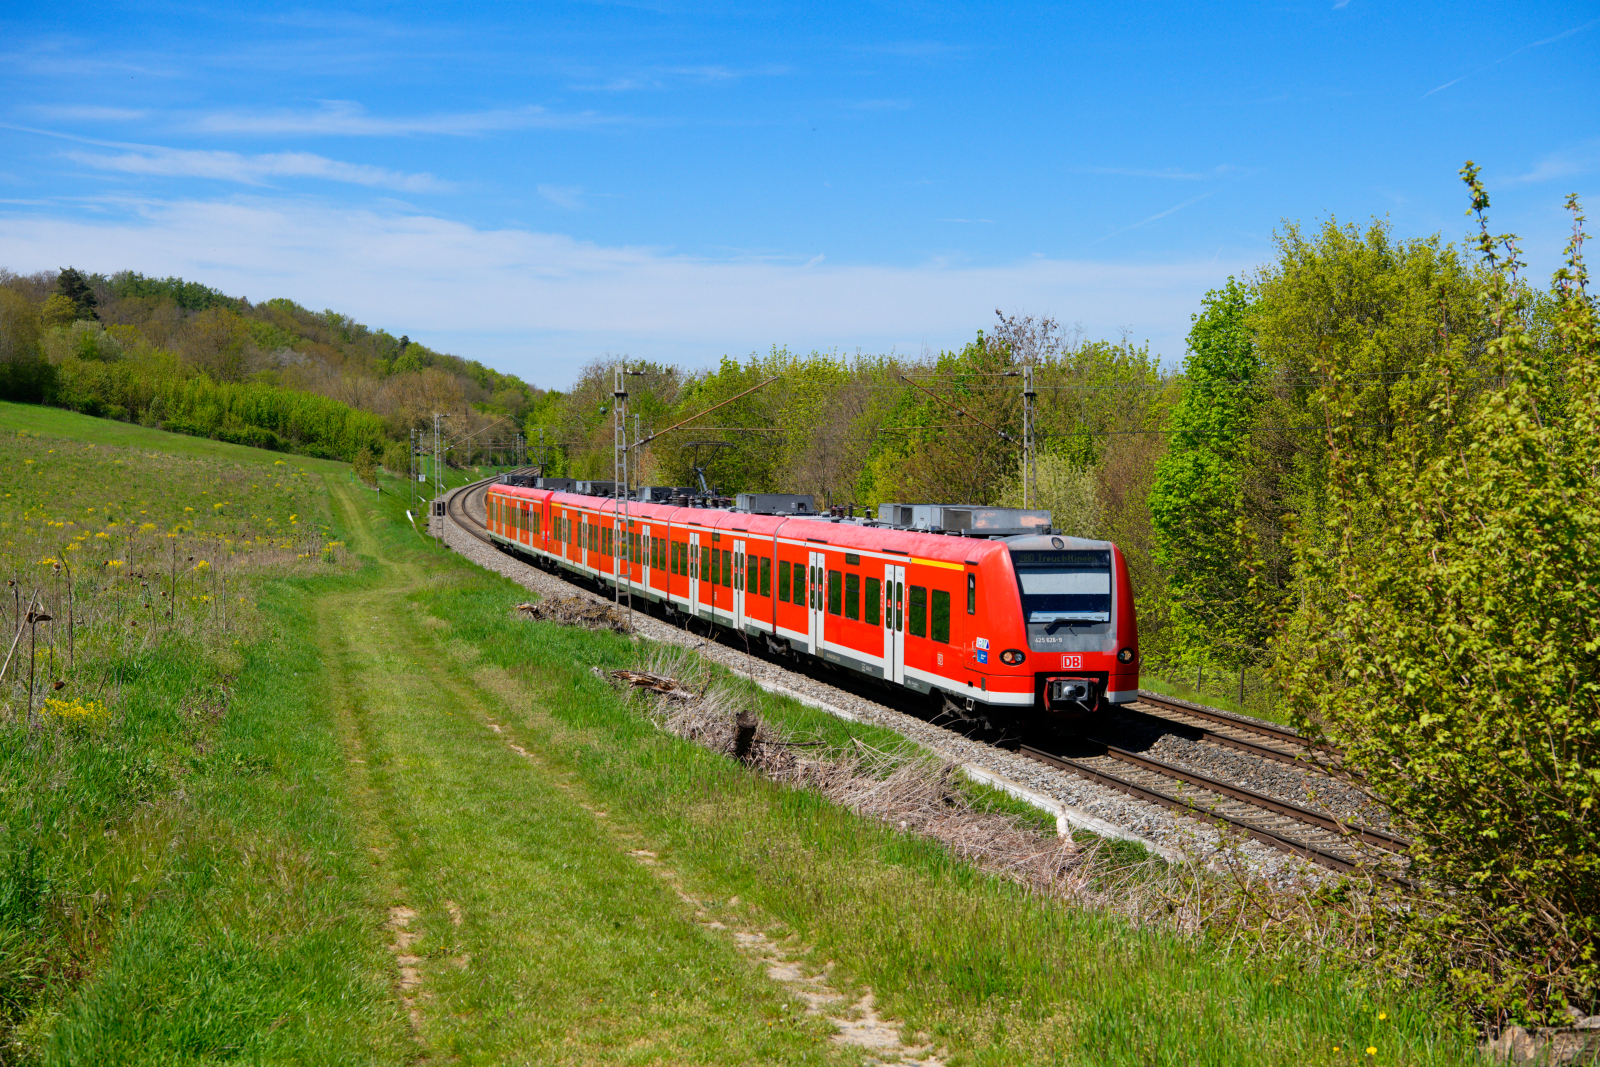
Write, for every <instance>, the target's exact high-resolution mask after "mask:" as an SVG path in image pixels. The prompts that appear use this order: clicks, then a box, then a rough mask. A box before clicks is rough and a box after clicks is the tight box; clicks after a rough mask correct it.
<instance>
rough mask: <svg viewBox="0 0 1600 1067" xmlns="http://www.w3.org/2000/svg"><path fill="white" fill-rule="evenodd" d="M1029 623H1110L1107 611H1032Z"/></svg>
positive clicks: (1029, 615) (1109, 615)
mask: <svg viewBox="0 0 1600 1067" xmlns="http://www.w3.org/2000/svg"><path fill="white" fill-rule="evenodd" d="M1028 621H1029V622H1051V623H1054V622H1110V621H1111V612H1109V611H1034V612H1030V613H1029V614H1028Z"/></svg>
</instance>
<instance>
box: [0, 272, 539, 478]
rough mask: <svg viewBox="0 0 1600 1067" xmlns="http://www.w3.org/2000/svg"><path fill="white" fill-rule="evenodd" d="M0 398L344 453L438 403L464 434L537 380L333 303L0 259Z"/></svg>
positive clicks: (513, 403)
mask: <svg viewBox="0 0 1600 1067" xmlns="http://www.w3.org/2000/svg"><path fill="white" fill-rule="evenodd" d="M0 396H3V397H4V398H6V399H11V400H20V401H25V402H30V403H47V404H56V405H59V406H62V407H66V408H70V409H72V410H75V411H82V412H85V413H86V414H91V415H100V416H104V417H106V418H113V419H126V420H129V421H135V422H142V423H145V424H147V425H162V426H165V427H166V428H168V429H173V430H178V431H181V432H190V433H199V434H201V435H202V436H209V437H217V438H219V439H222V440H230V441H236V442H238V443H242V444H252V445H259V446H262V447H268V448H276V447H287V448H293V449H294V450H296V451H301V452H307V453H310V454H313V455H324V456H329V457H335V458H341V459H352V458H354V457H355V455H356V454H357V453H358V452H359V451H360V450H361V449H362V448H367V449H370V450H371V451H372V452H373V453H374V454H375V455H379V456H382V455H384V454H385V450H386V448H388V451H389V452H390V453H391V454H392V453H394V451H395V450H394V449H393V448H392V447H390V446H392V445H394V444H396V443H398V442H400V441H403V440H405V439H406V438H407V436H408V433H409V431H410V430H411V429H412V428H419V429H420V428H422V427H423V426H425V425H426V426H431V416H432V414H433V412H436V411H438V412H449V413H451V415H452V417H453V420H454V425H455V426H456V427H457V428H458V429H460V428H464V432H469V433H470V432H471V431H472V430H474V429H477V428H478V427H480V426H482V425H486V424H487V423H489V422H491V421H494V420H495V419H497V418H500V417H501V416H506V415H509V416H511V417H512V421H513V422H514V421H515V420H516V419H518V418H520V417H521V416H522V415H523V414H524V413H525V412H526V411H527V410H528V408H529V407H530V406H531V405H532V404H533V403H534V401H535V400H536V399H537V398H538V396H539V391H538V390H536V389H533V388H531V387H529V386H528V385H527V384H526V383H525V382H523V381H522V380H521V379H519V378H516V377H513V376H512V375H508V374H501V373H500V372H499V371H496V370H493V369H491V368H489V367H486V366H484V365H483V364H482V363H479V362H476V361H474V360H466V359H462V358H460V357H459V356H452V355H448V354H445V353H441V352H435V351H433V350H432V349H430V348H428V347H426V346H425V345H421V344H418V343H416V342H414V341H412V340H411V339H410V338H409V337H398V338H396V337H394V336H392V335H390V334H389V333H387V332H385V331H384V330H382V329H377V330H374V329H369V328H368V327H367V326H364V325H362V324H361V323H359V322H356V321H355V320H353V319H352V318H350V317H349V316H348V315H341V314H339V313H338V312H335V311H323V312H313V311H310V310H308V309H306V308H303V307H301V306H300V305H298V304H296V303H294V302H293V301H290V300H284V299H274V300H267V301H264V302H262V303H259V304H252V303H251V302H250V301H249V300H247V299H245V298H243V297H231V296H228V295H226V294H224V293H222V292H219V291H218V290H216V289H212V288H209V287H207V286H205V285H203V284H201V283H199V282H192V281H184V280H183V279H181V278H146V277H144V276H143V275H141V274H138V273H135V272H132V271H121V272H119V273H116V274H113V275H111V276H110V277H105V276H103V275H98V274H84V273H82V272H80V271H77V270H74V269H72V268H67V269H65V270H62V271H60V272H55V271H45V272H41V273H38V274H32V275H26V276H24V275H18V274H13V273H11V272H9V271H4V270H0ZM398 457H399V458H398V460H397V463H398V465H399V466H400V467H401V468H402V469H404V467H405V459H404V448H403V446H402V447H401V449H400V450H399V453H398Z"/></svg>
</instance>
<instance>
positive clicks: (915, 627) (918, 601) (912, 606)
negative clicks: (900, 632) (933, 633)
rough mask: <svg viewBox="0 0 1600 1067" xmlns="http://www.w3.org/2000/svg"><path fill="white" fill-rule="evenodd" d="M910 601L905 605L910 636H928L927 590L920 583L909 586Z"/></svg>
mask: <svg viewBox="0 0 1600 1067" xmlns="http://www.w3.org/2000/svg"><path fill="white" fill-rule="evenodd" d="M910 593H911V597H910V600H911V602H910V603H909V604H907V605H906V614H907V615H908V616H910V618H909V619H908V620H907V621H908V622H909V624H910V625H909V626H908V627H907V628H908V629H909V630H910V631H911V636H912V637H927V636H928V590H927V589H926V588H924V587H923V586H920V585H913V586H911V587H910Z"/></svg>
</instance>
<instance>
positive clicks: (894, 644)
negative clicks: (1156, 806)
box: [487, 484, 1139, 717]
mask: <svg viewBox="0 0 1600 1067" xmlns="http://www.w3.org/2000/svg"><path fill="white" fill-rule="evenodd" d="M679 499H680V500H681V499H682V498H679ZM746 499H747V498H746V497H741V498H740V501H741V504H744V503H745V502H746ZM778 499H780V500H786V501H796V500H799V501H802V502H803V501H804V500H805V498H794V497H783V498H778ZM487 501H488V527H489V534H490V537H491V538H493V539H494V541H495V542H496V543H497V544H499V545H500V546H502V547H503V548H505V549H507V550H510V551H513V552H516V553H519V554H521V555H524V556H527V557H529V558H531V559H534V560H536V561H539V562H542V563H544V564H546V565H550V566H554V567H561V568H565V569H566V570H568V571H571V572H573V573H576V574H579V575H583V576H587V577H590V578H593V579H596V580H598V581H600V582H602V583H605V584H607V585H611V586H616V587H619V588H620V589H623V590H629V589H631V591H632V595H633V596H634V597H637V598H643V599H645V600H648V601H652V602H655V603H659V604H660V605H662V606H663V607H665V609H666V610H667V611H668V612H669V613H676V612H681V613H685V614H688V615H690V616H692V617H695V618H699V619H703V620H705V621H706V622H707V623H710V624H712V625H717V626H722V627H726V628H729V629H732V630H737V631H742V632H744V633H746V634H748V635H750V636H752V637H758V638H760V639H762V640H764V641H766V642H767V643H768V646H769V647H770V648H771V649H772V650H773V651H774V652H782V653H789V652H793V653H795V654H798V655H804V656H814V657H817V658H819V659H822V660H825V661H826V662H828V663H832V664H835V665H836V666H838V667H841V668H845V669H848V670H852V671H856V672H858V673H860V674H862V675H865V676H868V677H871V678H875V679H878V680H880V681H882V682H883V683H885V684H888V685H893V686H903V687H905V688H907V689H913V690H916V691H918V692H921V693H929V694H943V695H944V696H945V697H946V698H948V699H950V700H952V701H955V702H957V703H958V704H964V705H965V707H966V708H968V709H972V710H974V711H978V710H980V709H981V710H985V711H1009V712H1013V713H1028V712H1043V713H1046V714H1049V715H1051V716H1068V717H1071V716H1079V715H1084V714H1087V713H1090V712H1092V711H1094V710H1095V709H1097V708H1100V707H1103V706H1104V705H1106V704H1120V703H1126V702H1130V701H1132V700H1135V699H1136V698H1137V696H1138V690H1139V637H1138V619H1137V615H1136V613H1135V609H1134V603H1133V587H1132V584H1131V583H1130V581H1129V579H1128V568H1127V563H1126V562H1125V561H1124V559H1123V557H1122V553H1121V552H1120V551H1118V549H1117V547H1116V545H1114V544H1112V543H1110V542H1108V541H1088V540H1083V539H1080V538H1073V537H1064V536H1060V535H1054V534H1051V533H1049V532H1048V530H1049V526H1048V522H1049V516H1048V513H1045V512H1017V511H1013V510H1010V509H997V508H990V509H985V508H960V509H958V508H952V507H942V508H941V507H939V506H937V505H933V506H928V505H923V506H917V507H907V506H904V505H884V506H883V508H882V509H880V518H879V519H877V520H868V519H855V518H845V517H842V516H816V515H810V514H795V513H793V511H792V510H790V511H789V513H781V514H765V513H761V512H762V511H763V510H765V509H763V508H761V506H760V498H759V497H757V498H753V503H751V504H750V505H749V506H745V507H736V508H713V507H699V506H685V505H683V504H681V503H680V504H676V505H675V504H663V503H646V502H640V501H631V500H619V499H616V498H614V497H607V496H589V495H584V494H581V493H578V492H564V491H558V490H555V489H549V488H534V487H526V486H518V485H508V484H496V485H493V486H491V487H490V489H489V492H488V496H487ZM806 510H808V511H809V510H810V509H806ZM1008 522H1009V523H1011V525H1010V526H1007V525H1006V524H1007V523H1008ZM919 525H920V526H922V527H924V528H923V529H918V528H916V527H917V526H919ZM947 529H948V531H949V532H944V531H946V530H947Z"/></svg>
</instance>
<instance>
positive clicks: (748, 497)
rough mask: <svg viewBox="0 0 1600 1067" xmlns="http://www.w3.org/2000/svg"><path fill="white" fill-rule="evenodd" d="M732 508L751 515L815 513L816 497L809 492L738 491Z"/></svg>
mask: <svg viewBox="0 0 1600 1067" xmlns="http://www.w3.org/2000/svg"><path fill="white" fill-rule="evenodd" d="M733 510H734V511H745V512H749V513H750V514H752V515H815V514H816V513H817V498H816V497H814V496H812V495H811V494H810V493H740V494H739V495H738V497H737V498H736V499H735V502H734V505H733Z"/></svg>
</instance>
